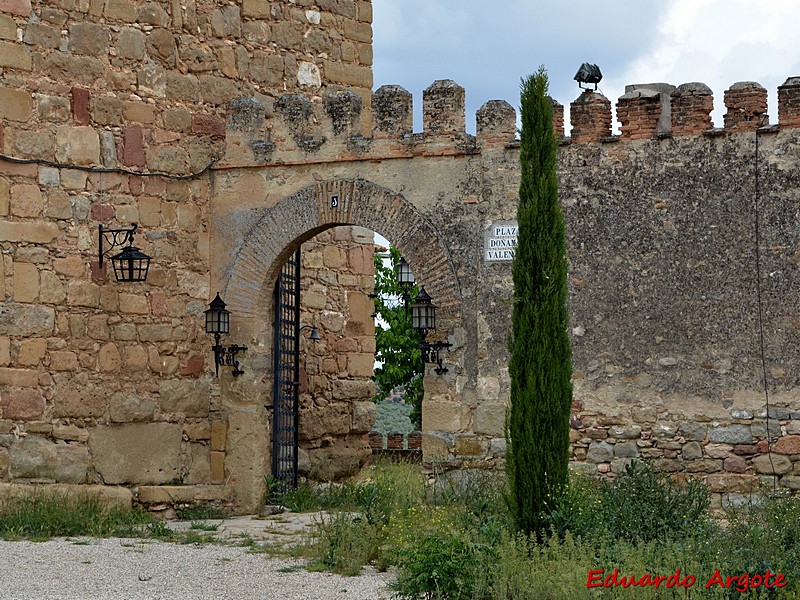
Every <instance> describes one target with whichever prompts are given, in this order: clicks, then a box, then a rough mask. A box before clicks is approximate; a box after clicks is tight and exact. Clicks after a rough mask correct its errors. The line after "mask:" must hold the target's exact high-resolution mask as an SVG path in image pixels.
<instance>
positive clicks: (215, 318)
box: [205, 292, 247, 377]
mask: <svg viewBox="0 0 800 600" xmlns="http://www.w3.org/2000/svg"><path fill="white" fill-rule="evenodd" d="M205 315H206V333H210V334H212V335H213V336H214V345H213V346H212V347H211V349H212V350H213V351H214V366H215V372H216V376H217V377H219V368H220V366H228V367H233V371H232V372H231V373H232V375H233V376H234V377H238V376H239V375H241V374H242V373H244V371H243V370H242V369H241V367H240V366H239V361H238V360H236V355H237V354H238V353H239V352H244V351H245V350H247V346H240V345H239V344H231V345H230V346H223V345H222V344H220V337H221V336H223V335H227V334H228V333H229V332H230V328H231V313H230V311H229V310H227V309H226V308H225V302H223V300H222V298H220V296H219V292H217V295H216V296H215V297H214V299H213V300H212V301H211V303H210V304H209V305H208V310H206V311H205Z"/></svg>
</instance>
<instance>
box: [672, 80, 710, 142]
mask: <svg viewBox="0 0 800 600" xmlns="http://www.w3.org/2000/svg"><path fill="white" fill-rule="evenodd" d="M670 106H671V108H672V135H674V136H679V135H696V134H699V133H703V132H704V131H707V130H708V129H711V128H712V126H713V125H712V123H711V111H712V110H713V109H714V96H713V95H712V93H711V88H709V87H708V86H707V85H705V84H704V83H696V82H695V83H684V84H681V85H679V86H678V87H677V89H675V91H673V92H672V95H671V103H670Z"/></svg>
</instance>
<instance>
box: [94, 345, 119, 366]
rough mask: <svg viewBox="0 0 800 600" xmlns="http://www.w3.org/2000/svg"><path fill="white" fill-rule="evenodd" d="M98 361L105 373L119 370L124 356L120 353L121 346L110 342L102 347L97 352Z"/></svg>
mask: <svg viewBox="0 0 800 600" xmlns="http://www.w3.org/2000/svg"><path fill="white" fill-rule="evenodd" d="M97 362H98V365H99V366H100V370H101V371H103V372H105V373H113V372H114V371H118V370H119V368H120V367H121V366H122V357H121V356H120V353H119V348H117V345H116V344H115V343H114V342H108V343H107V344H103V346H101V347H100V351H99V352H98V353H97Z"/></svg>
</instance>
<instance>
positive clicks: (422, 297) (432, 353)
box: [411, 287, 452, 375]
mask: <svg viewBox="0 0 800 600" xmlns="http://www.w3.org/2000/svg"><path fill="white" fill-rule="evenodd" d="M411 326H412V327H413V328H414V329H416V330H417V331H419V333H420V336H421V337H422V341H421V342H420V343H419V346H418V347H419V349H420V350H422V360H424V361H425V362H426V363H430V364H435V365H436V368H435V369H434V371H436V374H437V375H444V374H445V373H447V367H444V366H442V358H441V357H440V356H439V351H440V350H442V348H450V347H451V346H452V344H451V343H449V342H438V341H437V342H428V341H427V340H426V339H425V338H426V337H427V336H428V332H430V331H433V330H434V329H436V305H435V304H434V303H433V299H432V298H431V297H430V296H429V295H428V293H427V292H426V291H425V288H424V287H423V288H422V289H421V290H420V291H419V294H417V300H416V302H414V304H412V305H411Z"/></svg>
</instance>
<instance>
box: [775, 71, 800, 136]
mask: <svg viewBox="0 0 800 600" xmlns="http://www.w3.org/2000/svg"><path fill="white" fill-rule="evenodd" d="M778 124H779V125H780V126H781V127H800V77H789V79H787V80H786V81H785V82H784V83H783V85H782V86H780V87H779V88H778Z"/></svg>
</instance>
